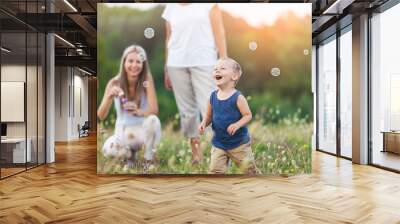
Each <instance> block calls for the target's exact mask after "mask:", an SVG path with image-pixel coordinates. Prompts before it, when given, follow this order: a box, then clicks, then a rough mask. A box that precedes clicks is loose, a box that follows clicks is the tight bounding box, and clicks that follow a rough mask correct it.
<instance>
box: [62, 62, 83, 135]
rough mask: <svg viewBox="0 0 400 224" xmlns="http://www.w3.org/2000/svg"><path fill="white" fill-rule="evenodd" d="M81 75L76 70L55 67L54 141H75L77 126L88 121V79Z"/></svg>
mask: <svg viewBox="0 0 400 224" xmlns="http://www.w3.org/2000/svg"><path fill="white" fill-rule="evenodd" d="M82 75H83V73H82V72H80V71H79V70H77V69H76V68H72V67H56V84H55V85H56V94H55V98H56V99H55V107H56V109H55V119H56V122H55V123H56V124H55V125H56V136H55V140H56V141H70V140H74V139H77V138H78V137H79V136H78V134H79V133H78V124H79V125H81V126H82V125H83V124H84V122H85V121H87V120H88V78H87V77H84V76H82ZM80 107H81V108H80ZM80 109H81V111H80Z"/></svg>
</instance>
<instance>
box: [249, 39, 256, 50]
mask: <svg viewBox="0 0 400 224" xmlns="http://www.w3.org/2000/svg"><path fill="white" fill-rule="evenodd" d="M257 47H258V45H257V42H255V41H251V42H249V49H250V50H252V51H255V50H256V49H257Z"/></svg>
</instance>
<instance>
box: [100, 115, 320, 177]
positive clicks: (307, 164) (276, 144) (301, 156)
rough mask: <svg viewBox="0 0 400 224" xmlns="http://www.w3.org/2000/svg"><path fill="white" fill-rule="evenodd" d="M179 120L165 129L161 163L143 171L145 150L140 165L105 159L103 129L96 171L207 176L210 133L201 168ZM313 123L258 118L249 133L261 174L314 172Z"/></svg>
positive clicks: (234, 169)
mask: <svg viewBox="0 0 400 224" xmlns="http://www.w3.org/2000/svg"><path fill="white" fill-rule="evenodd" d="M178 126H179V118H178V117H176V119H175V120H174V121H172V122H170V123H168V124H167V125H165V126H164V127H163V138H162V140H161V143H160V145H159V147H158V149H157V153H156V156H157V158H158V162H157V163H155V164H154V165H150V167H149V168H148V169H146V170H144V169H143V166H142V164H141V162H142V161H143V151H144V150H141V151H139V153H138V155H137V163H135V164H136V166H135V167H133V168H130V169H129V168H127V167H125V166H123V164H120V163H119V162H116V161H114V160H113V159H112V158H105V157H104V156H103V154H102V151H101V146H102V145H103V143H104V141H105V140H106V139H107V137H109V136H111V135H112V134H113V132H112V130H111V129H105V128H104V127H101V124H100V129H101V130H102V131H101V132H99V133H98V148H97V171H98V173H103V174H146V173H147V174H207V171H208V167H209V163H210V150H211V144H210V140H211V134H212V133H209V134H208V135H204V136H202V138H201V143H200V148H201V149H202V151H203V161H202V162H201V163H200V164H198V165H192V164H191V160H192V157H191V150H190V146H189V143H188V141H187V140H185V138H184V137H183V135H182V134H181V133H180V131H179V130H177V127H178ZM312 128H313V127H312V123H308V122H306V121H305V119H299V118H298V117H297V116H291V117H288V118H284V119H281V120H280V121H279V122H277V123H270V124H264V122H263V121H262V119H261V118H260V117H259V116H256V118H255V119H254V120H253V121H252V122H251V123H250V125H249V132H250V134H251V137H252V150H253V154H254V156H255V160H256V164H257V167H258V169H259V170H260V171H261V172H262V174H279V175H281V174H282V175H295V174H301V173H310V172H311V146H310V138H311V134H312ZM227 173H228V174H241V173H242V171H241V169H240V167H237V166H236V165H235V164H234V163H232V165H231V166H230V167H229V169H228V172H227Z"/></svg>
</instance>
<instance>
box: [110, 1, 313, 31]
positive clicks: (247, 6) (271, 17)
mask: <svg viewBox="0 0 400 224" xmlns="http://www.w3.org/2000/svg"><path fill="white" fill-rule="evenodd" d="M104 4H106V5H107V6H112V7H119V6H127V7H131V8H135V9H141V10H148V9H151V8H154V7H156V6H157V5H164V4H162V3H104ZM200 4H201V3H200ZM218 5H219V7H220V8H221V10H223V11H226V12H229V13H230V14H232V15H233V16H236V17H242V18H243V19H245V20H246V21H247V23H248V24H250V25H252V26H259V25H264V24H265V25H272V24H274V22H275V21H276V20H277V19H278V18H279V16H281V15H283V14H286V13H288V12H290V11H291V12H293V13H295V14H296V15H298V16H307V15H311V3H219V4H218Z"/></svg>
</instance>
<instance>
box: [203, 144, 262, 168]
mask: <svg viewBox="0 0 400 224" xmlns="http://www.w3.org/2000/svg"><path fill="white" fill-rule="evenodd" d="M228 158H231V159H232V161H233V162H234V163H236V165H237V166H238V167H239V168H240V170H242V171H243V173H246V174H260V171H259V170H258V169H257V166H256V163H255V161H254V156H253V152H252V151H251V143H250V142H249V143H246V144H243V145H240V146H239V147H237V148H234V149H230V150H223V149H220V148H217V147H215V146H213V147H212V148H211V161H210V168H209V171H208V173H210V174H224V173H225V172H226V170H227V162H228Z"/></svg>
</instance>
